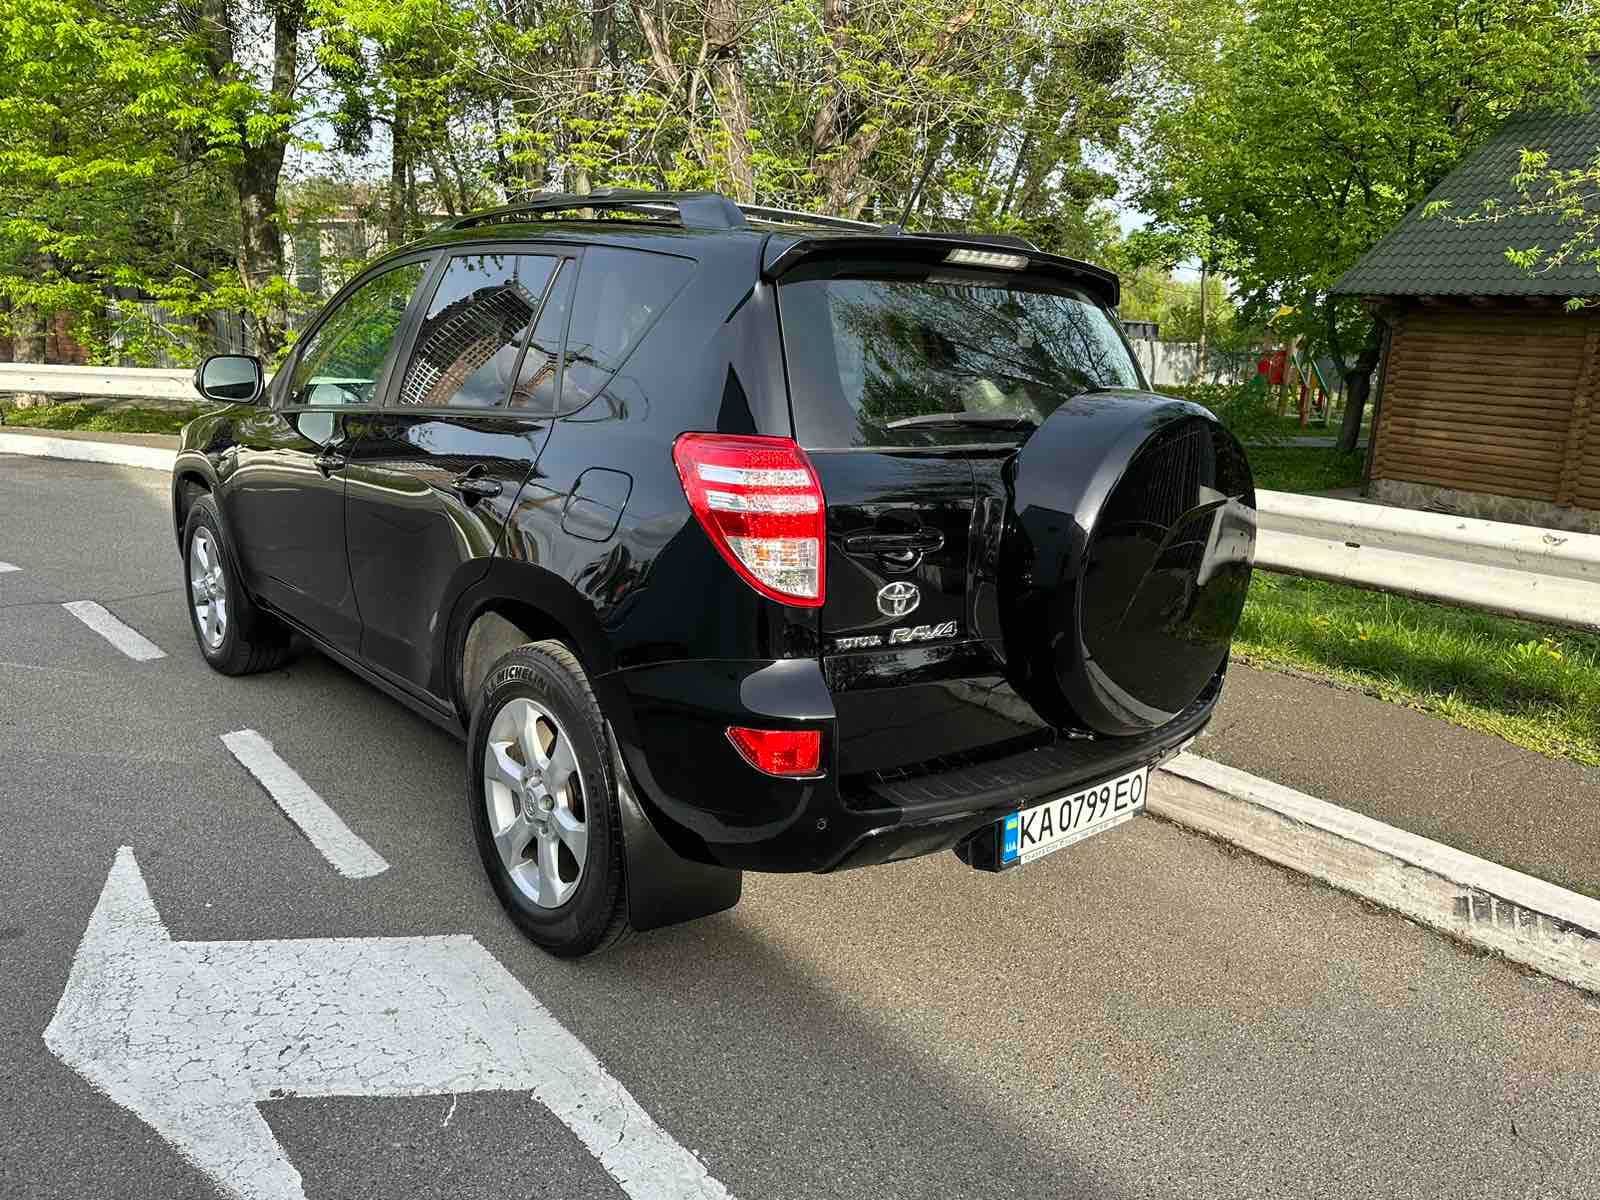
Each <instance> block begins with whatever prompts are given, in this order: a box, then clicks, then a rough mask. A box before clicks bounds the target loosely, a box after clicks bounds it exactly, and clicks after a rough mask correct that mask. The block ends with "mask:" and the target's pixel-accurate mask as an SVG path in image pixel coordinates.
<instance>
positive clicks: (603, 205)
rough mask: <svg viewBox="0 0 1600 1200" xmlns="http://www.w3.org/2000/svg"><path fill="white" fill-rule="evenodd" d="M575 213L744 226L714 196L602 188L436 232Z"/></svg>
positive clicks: (732, 208)
mask: <svg viewBox="0 0 1600 1200" xmlns="http://www.w3.org/2000/svg"><path fill="white" fill-rule="evenodd" d="M579 209H599V210H603V211H607V212H627V211H633V212H642V213H652V214H663V213H672V212H673V211H676V213H677V217H678V222H679V223H680V224H682V225H683V226H684V228H686V229H738V228H741V227H743V226H744V224H745V219H744V214H743V213H742V212H740V211H739V208H738V206H737V205H735V204H734V203H733V201H731V200H729V199H728V198H727V197H725V196H722V195H720V194H718V193H717V192H646V191H637V190H630V189H622V188H606V189H602V190H600V191H594V192H583V193H579V192H546V193H544V194H542V195H538V196H533V197H531V198H530V199H527V200H520V201H518V202H517V203H515V204H507V205H504V206H502V207H500V208H490V209H485V210H484V211H483V212H475V213H468V214H467V215H466V216H464V217H457V218H456V219H455V220H453V221H446V222H445V223H444V224H443V225H442V226H440V228H441V229H471V228H473V227H474V226H477V225H494V224H498V223H500V222H504V221H514V220H517V219H519V218H522V217H536V216H540V215H543V214H545V213H557V212H575V211H577V210H579Z"/></svg>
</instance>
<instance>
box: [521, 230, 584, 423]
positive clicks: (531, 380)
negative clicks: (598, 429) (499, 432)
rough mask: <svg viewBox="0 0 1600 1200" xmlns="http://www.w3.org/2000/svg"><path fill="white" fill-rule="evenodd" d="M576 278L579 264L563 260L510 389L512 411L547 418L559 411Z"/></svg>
mask: <svg viewBox="0 0 1600 1200" xmlns="http://www.w3.org/2000/svg"><path fill="white" fill-rule="evenodd" d="M577 278H578V270H577V263H575V262H573V261H572V260H571V259H566V260H565V261H563V262H562V264H561V270H560V273H559V274H557V275H556V282H555V286H553V287H552V288H551V289H550V295H549V296H548V297H547V298H546V300H545V302H544V308H543V309H541V310H540V312H539V321H538V324H536V325H535V326H534V327H533V337H531V338H530V339H528V352H527V353H526V354H524V355H523V356H522V366H521V368H520V369H519V370H518V372H517V386H516V387H514V388H513V389H512V390H511V407H512V408H526V409H529V410H531V411H533V412H536V413H539V414H541V415H545V416H548V415H550V414H552V413H554V412H555V411H556V395H557V392H558V391H559V386H558V385H559V383H560V372H561V339H562V337H563V336H564V335H565V334H566V332H567V314H568V313H569V312H571V311H572V289H573V284H574V283H576V282H577Z"/></svg>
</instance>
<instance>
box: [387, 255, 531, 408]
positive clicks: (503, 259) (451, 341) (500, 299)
mask: <svg viewBox="0 0 1600 1200" xmlns="http://www.w3.org/2000/svg"><path fill="white" fill-rule="evenodd" d="M556 261H557V260H556V259H554V258H550V257H548V256H545V255H535V254H467V255H461V256H459V257H456V258H452V259H451V260H450V262H449V263H448V265H447V266H446V267H445V272H444V275H443V277H442V278H441V279H440V280H439V287H438V290H437V291H435V292H434V295H433V300H432V302H431V303H430V304H429V305H428V313H427V315H426V316H425V317H423V319H422V324H421V325H420V326H419V327H418V329H417V340H416V348H415V349H414V350H413V351H412V354H411V362H410V365H409V366H407V368H406V375H405V379H404V380H403V381H402V382H401V384H400V396H399V400H398V403H399V404H401V405H414V406H422V407H429V408H433V407H445V406H448V407H452V408H494V407H496V406H498V405H501V404H504V403H505V401H506V397H507V396H508V395H509V394H510V392H511V382H512V379H513V378H514V377H515V375H516V371H517V360H518V358H519V357H520V356H521V354H522V345H523V342H524V341H526V340H527V336H528V331H529V329H530V328H531V327H532V326H533V323H534V318H535V316H536V315H537V314H538V312H539V306H540V304H541V303H542V302H543V300H544V293H545V289H546V287H547V286H548V285H549V283H550V275H551V273H552V272H553V271H554V269H555V265H556Z"/></svg>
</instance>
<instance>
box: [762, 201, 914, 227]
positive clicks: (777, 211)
mask: <svg viewBox="0 0 1600 1200" xmlns="http://www.w3.org/2000/svg"><path fill="white" fill-rule="evenodd" d="M736 207H737V208H738V210H739V211H740V212H742V213H743V214H744V215H745V216H747V217H754V218H755V219H756V220H758V221H782V222H786V223H788V224H792V225H822V226H825V227H826V228H829V229H854V230H857V231H862V232H872V233H883V232H888V231H889V230H890V227H889V226H885V225H878V224H875V223H873V222H872V221H852V220H851V219H850V218H849V217H830V216H829V215H828V214H827V213H814V212H799V211H797V210H795V209H792V208H773V207H771V206H770V205H765V204H740V205H737V206H736ZM893 232H896V233H898V232H899V230H898V229H896V230H893Z"/></svg>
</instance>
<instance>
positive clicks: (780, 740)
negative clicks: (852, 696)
mask: <svg viewBox="0 0 1600 1200" xmlns="http://www.w3.org/2000/svg"><path fill="white" fill-rule="evenodd" d="M728 740H729V741H730V742H732V743H733V748H734V749H735V750H737V751H738V752H739V754H740V756H741V757H742V758H743V759H744V760H745V762H747V763H749V764H750V765H751V766H752V767H754V768H755V769H756V770H758V771H761V772H763V773H765V774H767V775H815V774H817V772H818V768H819V767H820V766H821V764H822V731H821V730H819V729H746V728H744V727H743V726H742V725H731V726H729V727H728Z"/></svg>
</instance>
